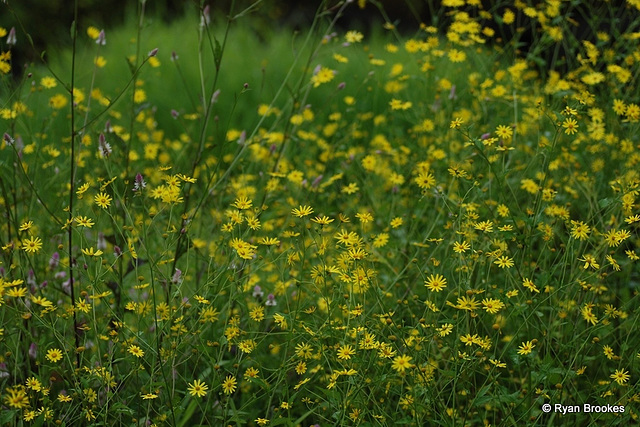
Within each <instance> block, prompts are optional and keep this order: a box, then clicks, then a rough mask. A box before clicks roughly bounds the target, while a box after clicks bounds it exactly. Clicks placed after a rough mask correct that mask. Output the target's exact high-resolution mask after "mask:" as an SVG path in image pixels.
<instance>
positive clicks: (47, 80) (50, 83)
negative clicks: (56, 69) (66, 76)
mask: <svg viewBox="0 0 640 427" xmlns="http://www.w3.org/2000/svg"><path fill="white" fill-rule="evenodd" d="M40 84H41V85H42V87H43V88H45V89H52V88H54V87H56V86H58V82H57V81H56V79H54V78H53V77H49V76H46V77H43V78H41V79H40Z"/></svg>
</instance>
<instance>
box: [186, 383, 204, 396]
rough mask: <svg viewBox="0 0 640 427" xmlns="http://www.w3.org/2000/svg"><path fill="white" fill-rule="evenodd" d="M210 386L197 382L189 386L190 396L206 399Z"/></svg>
mask: <svg viewBox="0 0 640 427" xmlns="http://www.w3.org/2000/svg"><path fill="white" fill-rule="evenodd" d="M208 389H209V386H208V385H206V384H205V383H204V381H200V380H195V381H194V382H193V383H192V384H189V388H188V389H187V390H188V391H189V394H190V395H191V396H194V397H204V396H206V394H207V390H208Z"/></svg>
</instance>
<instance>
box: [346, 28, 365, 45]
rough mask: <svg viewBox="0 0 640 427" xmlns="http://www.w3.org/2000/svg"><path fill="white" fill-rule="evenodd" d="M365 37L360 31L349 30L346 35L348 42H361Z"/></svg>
mask: <svg viewBox="0 0 640 427" xmlns="http://www.w3.org/2000/svg"><path fill="white" fill-rule="evenodd" d="M363 37H364V36H363V35H362V33H360V32H358V31H347V34H345V36H344V38H345V40H346V41H347V43H360V42H361V41H362V38H363Z"/></svg>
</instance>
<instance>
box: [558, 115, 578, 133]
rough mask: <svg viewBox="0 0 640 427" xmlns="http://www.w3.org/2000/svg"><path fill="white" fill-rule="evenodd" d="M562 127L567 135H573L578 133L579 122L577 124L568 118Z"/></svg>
mask: <svg viewBox="0 0 640 427" xmlns="http://www.w3.org/2000/svg"><path fill="white" fill-rule="evenodd" d="M562 127H563V128H564V133H566V134H567V135H573V134H574V133H576V132H578V122H576V121H575V120H574V119H572V118H571V117H567V118H566V119H564V122H562Z"/></svg>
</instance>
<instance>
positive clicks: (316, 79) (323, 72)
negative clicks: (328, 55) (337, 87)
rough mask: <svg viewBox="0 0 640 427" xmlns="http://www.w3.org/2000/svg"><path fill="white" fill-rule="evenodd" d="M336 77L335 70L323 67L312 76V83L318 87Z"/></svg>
mask: <svg viewBox="0 0 640 427" xmlns="http://www.w3.org/2000/svg"><path fill="white" fill-rule="evenodd" d="M334 77H335V73H334V71H333V70H331V69H329V68H325V67H322V68H320V70H318V72H317V73H315V74H314V75H313V76H311V83H313V87H318V86H320V85H321V84H323V83H328V82H330V81H331V80H333V78H334Z"/></svg>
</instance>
